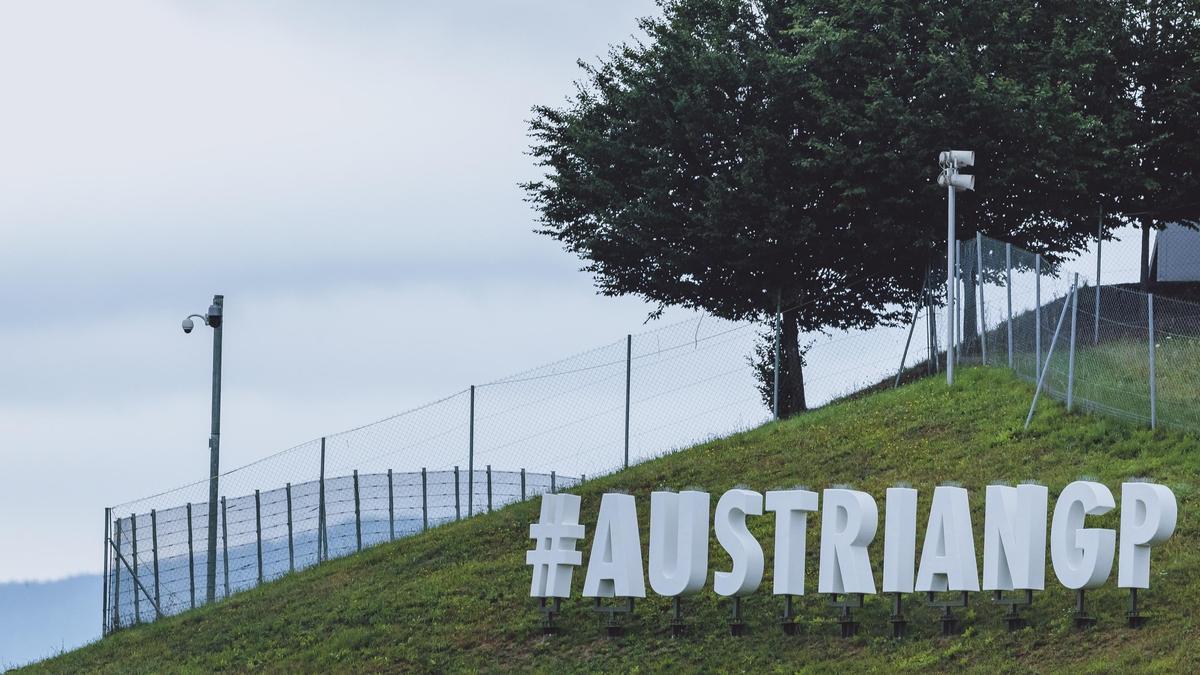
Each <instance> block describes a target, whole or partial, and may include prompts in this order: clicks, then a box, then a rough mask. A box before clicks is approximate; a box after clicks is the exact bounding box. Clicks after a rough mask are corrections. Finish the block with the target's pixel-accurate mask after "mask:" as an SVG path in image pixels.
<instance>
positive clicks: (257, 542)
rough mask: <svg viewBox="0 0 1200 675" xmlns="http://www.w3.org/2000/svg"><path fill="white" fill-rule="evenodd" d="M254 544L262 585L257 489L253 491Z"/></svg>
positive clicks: (259, 510) (260, 503) (259, 503)
mask: <svg viewBox="0 0 1200 675" xmlns="http://www.w3.org/2000/svg"><path fill="white" fill-rule="evenodd" d="M254 544H255V551H256V553H257V554H258V555H257V558H256V560H257V561H258V585H259V586H262V582H263V565H262V502H261V500H260V498H259V492H258V490H255V491H254Z"/></svg>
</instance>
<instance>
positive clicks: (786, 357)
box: [779, 310, 808, 418]
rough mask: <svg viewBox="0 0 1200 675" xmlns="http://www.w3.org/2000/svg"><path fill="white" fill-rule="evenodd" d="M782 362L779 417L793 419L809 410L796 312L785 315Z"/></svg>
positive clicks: (785, 313)
mask: <svg viewBox="0 0 1200 675" xmlns="http://www.w3.org/2000/svg"><path fill="white" fill-rule="evenodd" d="M782 332H783V335H782V338H783V339H782V345H781V346H782V351H783V353H782V354H781V355H780V359H781V360H782V362H783V363H782V364H781V367H780V369H779V416H780V417H781V418H787V417H791V416H792V415H795V414H796V413H800V412H804V411H805V410H808V404H807V402H806V401H805V398H804V355H803V354H801V353H800V327H799V325H797V323H796V313H795V310H792V311H787V312H784V313H783V331H782Z"/></svg>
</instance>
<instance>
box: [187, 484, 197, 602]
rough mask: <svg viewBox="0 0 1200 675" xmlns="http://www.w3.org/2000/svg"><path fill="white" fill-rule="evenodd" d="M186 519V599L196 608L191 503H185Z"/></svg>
mask: <svg viewBox="0 0 1200 675" xmlns="http://www.w3.org/2000/svg"><path fill="white" fill-rule="evenodd" d="M187 521H188V599H189V600H190V602H191V608H192V609H196V557H195V556H196V554H195V548H193V546H192V503H191V502H188V505H187Z"/></svg>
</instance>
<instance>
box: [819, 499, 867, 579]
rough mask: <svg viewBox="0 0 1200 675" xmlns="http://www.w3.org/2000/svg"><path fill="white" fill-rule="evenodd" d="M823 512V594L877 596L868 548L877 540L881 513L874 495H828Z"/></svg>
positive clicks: (821, 576)
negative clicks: (876, 535)
mask: <svg viewBox="0 0 1200 675" xmlns="http://www.w3.org/2000/svg"><path fill="white" fill-rule="evenodd" d="M823 501H824V502H825V508H824V509H823V510H822V511H821V569H820V571H819V573H818V575H817V591H818V592H820V593H874V592H875V576H874V574H872V573H871V560H870V558H868V557H867V544H870V543H871V541H872V540H873V539H875V530H876V529H877V528H878V527H879V509H878V508H877V507H876V506H875V500H874V499H873V498H872V497H871V495H869V494H867V493H865V492H859V491H857V490H845V489H831V490H826V491H825V498H824V500H823Z"/></svg>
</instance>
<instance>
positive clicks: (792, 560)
mask: <svg viewBox="0 0 1200 675" xmlns="http://www.w3.org/2000/svg"><path fill="white" fill-rule="evenodd" d="M767 510H768V511H774V512H775V590H774V592H775V595H804V544H805V542H804V538H805V536H806V535H807V532H808V514H809V512H812V511H816V510H817V493H815V492H810V491H808V490H774V491H771V492H768V493H767Z"/></svg>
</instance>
